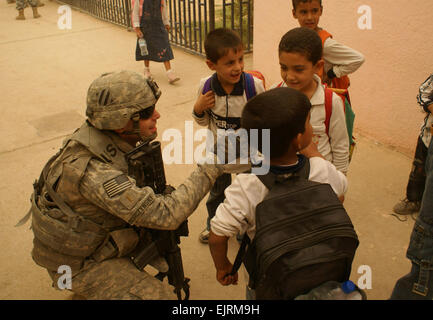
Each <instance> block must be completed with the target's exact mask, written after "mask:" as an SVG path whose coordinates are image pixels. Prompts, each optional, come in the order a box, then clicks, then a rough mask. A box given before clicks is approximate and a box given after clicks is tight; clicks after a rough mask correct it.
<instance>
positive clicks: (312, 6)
mask: <svg viewBox="0 0 433 320" xmlns="http://www.w3.org/2000/svg"><path fill="white" fill-rule="evenodd" d="M292 5H293V11H292V14H293V17H294V18H295V19H297V20H298V22H299V25H300V26H301V27H305V28H309V29H311V30H314V31H316V32H317V34H318V35H319V36H320V39H321V40H322V46H323V59H324V62H325V63H324V67H323V68H322V69H321V70H319V72H318V74H319V76H320V77H321V78H322V80H323V83H328V84H329V85H330V86H332V87H334V88H340V89H347V88H348V87H349V85H350V81H349V78H348V77H347V75H349V74H351V73H353V72H355V71H356V70H358V68H359V67H360V66H361V65H362V64H363V63H364V61H365V58H364V56H363V55H362V54H361V53H360V52H358V51H356V50H354V49H352V48H349V47H347V46H345V45H343V44H341V43H339V42H337V41H335V40H334V39H333V38H332V35H331V34H330V33H329V32H327V31H326V30H324V29H322V28H320V27H319V20H320V17H321V16H322V13H323V6H322V0H292Z"/></svg>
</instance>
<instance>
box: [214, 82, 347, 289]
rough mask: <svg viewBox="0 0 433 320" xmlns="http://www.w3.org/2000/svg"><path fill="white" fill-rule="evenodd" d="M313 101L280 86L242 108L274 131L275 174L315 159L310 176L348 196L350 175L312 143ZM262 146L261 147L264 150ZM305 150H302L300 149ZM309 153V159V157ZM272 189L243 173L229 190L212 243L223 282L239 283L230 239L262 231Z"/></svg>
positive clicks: (255, 123) (249, 124)
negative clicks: (259, 210) (259, 221)
mask: <svg viewBox="0 0 433 320" xmlns="http://www.w3.org/2000/svg"><path fill="white" fill-rule="evenodd" d="M310 108H311V104H310V102H309V100H308V98H307V97H306V96H305V95H303V94H302V93H300V92H299V91H296V90H293V89H290V88H276V89H273V90H270V91H267V92H265V93H262V94H260V95H258V96H256V97H254V98H253V99H251V100H250V101H249V102H248V103H247V104H246V106H245V108H244V111H243V112H242V120H241V124H242V127H243V128H245V129H247V130H251V129H258V130H259V136H261V134H260V131H261V130H263V129H269V130H270V159H265V160H264V161H269V163H270V170H271V172H273V173H275V174H287V173H294V172H297V171H298V170H300V169H301V168H302V167H303V166H304V165H305V163H306V162H307V161H310V173H309V180H312V181H316V182H321V183H329V184H330V185H331V187H332V189H333V190H334V192H335V193H336V194H337V196H338V197H339V198H340V200H341V201H343V199H344V194H345V192H346V190H347V179H346V177H345V175H344V174H342V173H341V172H340V171H338V170H337V169H336V168H335V166H334V165H332V163H330V162H329V161H326V160H325V159H323V157H322V155H321V154H320V153H319V152H318V151H317V147H316V145H315V144H314V143H312V135H313V133H312V131H313V129H312V126H311V123H310ZM260 150H261V146H260V145H259V151H260ZM299 151H301V153H302V154H299V153H298V152H299ZM307 157H308V158H309V159H307ZM268 192H269V190H268V189H267V188H266V187H265V185H264V184H263V183H262V182H261V181H260V180H259V178H258V177H257V176H256V175H255V174H252V173H250V174H239V175H238V176H237V177H236V179H235V181H234V182H233V183H232V184H231V185H230V186H229V187H228V188H227V189H226V192H225V195H226V198H225V200H224V202H223V203H222V204H221V205H220V206H219V207H218V209H217V211H216V215H215V217H214V218H213V219H212V220H211V232H210V236H209V247H210V251H211V255H212V258H213V260H214V263H215V268H216V271H217V280H218V282H220V283H221V284H222V285H230V284H236V283H237V280H238V274H237V273H236V274H234V275H228V274H229V273H230V272H231V270H232V267H233V265H232V263H231V262H230V261H229V259H228V257H227V242H228V239H229V238H230V237H233V236H236V235H237V234H238V233H240V234H244V233H247V234H248V236H249V237H250V239H253V238H254V236H255V231H256V223H255V210H256V206H257V205H258V204H259V203H260V202H261V201H262V200H263V199H264V198H265V196H266V195H267V193H268Z"/></svg>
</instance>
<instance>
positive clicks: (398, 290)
mask: <svg viewBox="0 0 433 320" xmlns="http://www.w3.org/2000/svg"><path fill="white" fill-rule="evenodd" d="M425 169H426V170H425V171H426V183H425V189H424V195H423V197H422V201H421V209H420V212H419V215H418V218H417V220H416V222H415V225H414V227H413V230H412V235H411V238H410V242H409V248H408V249H407V253H406V256H407V257H408V258H409V259H410V260H411V261H412V269H411V271H410V272H409V273H408V274H407V275H405V276H404V277H402V278H400V279H399V280H398V281H397V283H396V284H395V287H394V290H393V292H392V295H391V299H410V300H431V299H433V139H432V141H431V142H430V146H429V149H428V155H427V160H426V166H425Z"/></svg>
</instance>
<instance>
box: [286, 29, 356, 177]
mask: <svg viewBox="0 0 433 320" xmlns="http://www.w3.org/2000/svg"><path fill="white" fill-rule="evenodd" d="M278 51H279V61H280V69H281V77H282V79H283V83H281V84H280V85H278V86H283V87H289V88H293V89H296V90H298V91H301V92H302V93H304V94H305V95H306V96H307V97H308V98H309V99H310V102H311V105H312V108H311V125H312V126H313V142H315V143H316V144H317V147H318V150H319V152H320V153H321V154H322V155H323V156H324V157H325V159H326V160H328V161H330V162H332V163H333V164H334V165H335V167H336V168H337V169H338V170H340V171H341V172H343V173H347V170H348V166H349V137H348V134H347V127H346V118H345V114H344V106H343V101H342V99H341V98H340V97H339V96H338V95H337V94H334V93H333V95H332V114H331V117H330V121H329V125H328V126H327V125H326V124H325V120H326V111H325V89H324V86H323V85H322V84H321V81H320V78H319V76H318V75H317V72H318V71H319V70H320V69H321V68H323V60H322V59H321V57H322V44H321V41H320V38H319V36H318V35H317V33H316V32H314V31H312V30H311V29H307V28H295V29H292V30H290V31H289V32H287V33H286V34H285V35H284V36H283V37H282V38H281V41H280V44H279V48H278Z"/></svg>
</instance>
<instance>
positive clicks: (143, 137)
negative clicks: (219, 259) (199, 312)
mask: <svg viewBox="0 0 433 320" xmlns="http://www.w3.org/2000/svg"><path fill="white" fill-rule="evenodd" d="M160 94H161V92H160V90H159V88H158V87H157V85H156V83H155V82H153V80H151V79H146V78H144V76H143V75H140V74H138V73H135V72H130V71H121V72H115V73H107V74H103V75H102V76H100V77H99V78H97V79H96V80H95V81H93V83H92V84H91V85H90V87H89V89H88V93H87V110H86V115H87V120H86V122H85V123H84V124H83V125H82V126H81V127H80V128H79V129H77V130H76V131H75V132H74V133H73V134H72V135H70V136H69V137H67V138H66V139H65V141H64V143H63V146H62V148H61V149H60V151H59V152H58V153H57V154H56V155H55V156H53V157H52V158H51V159H50V161H48V163H47V164H46V165H45V167H44V169H43V171H42V174H41V176H40V178H39V180H38V181H37V182H35V184H34V186H35V191H34V193H33V195H32V198H31V201H32V207H31V215H32V230H33V232H34V246H33V250H32V257H33V259H34V261H35V262H36V263H37V264H38V265H40V266H42V267H44V268H46V269H47V270H48V273H49V274H50V276H51V278H52V279H53V286H54V287H57V286H58V282H59V278H60V277H61V276H62V274H59V273H57V272H58V268H59V266H64V265H66V266H68V267H70V268H71V273H72V283H71V284H72V288H68V289H71V290H72V291H73V292H74V293H76V294H77V295H79V296H83V297H85V298H87V299H172V298H173V297H174V295H173V293H172V292H173V290H172V288H170V287H169V286H168V285H167V284H166V283H164V282H161V281H159V280H157V279H156V278H155V277H152V276H151V275H149V274H148V273H147V272H145V271H143V270H138V269H137V268H136V267H135V265H134V264H133V263H132V262H131V259H130V254H131V252H133V250H134V249H136V247H137V242H138V233H137V231H138V230H143V229H142V228H141V227H145V228H150V229H157V230H175V229H177V228H178V227H179V225H181V224H182V222H184V221H185V220H186V219H187V218H188V216H189V215H191V214H192V212H193V211H194V210H195V209H196V207H197V206H198V204H199V202H200V201H201V199H202V198H203V197H204V196H205V195H206V194H207V192H208V191H209V190H210V188H211V186H212V185H213V183H214V182H215V180H216V178H217V177H218V176H220V175H221V174H222V173H223V172H228V169H227V168H228V166H224V165H211V164H203V165H198V167H197V168H196V169H195V171H194V172H192V174H191V175H190V176H189V177H188V178H187V179H186V180H185V182H184V183H183V184H181V185H180V186H179V187H178V188H177V189H176V190H175V191H172V192H171V193H170V194H166V195H163V194H155V193H154V191H153V190H152V189H151V188H150V187H141V188H140V187H138V186H137V184H136V180H135V179H133V178H131V176H129V175H128V164H127V161H126V160H125V153H127V152H128V151H130V150H131V149H134V146H135V145H136V144H137V142H140V141H141V142H143V143H148V142H149V141H151V140H153V139H154V138H155V137H156V135H157V128H156V123H157V120H158V118H159V117H160V114H159V113H158V112H157V111H156V110H155V104H156V102H157V101H158V98H159V96H160ZM137 182H138V180H137ZM29 214H30V212H29ZM23 221H25V219H23ZM23 221H22V222H23ZM22 222H21V223H22ZM140 228H141V229H140ZM140 239H142V238H140ZM140 241H141V240H140ZM152 265H156V267H158V268H159V269H160V271H167V262H166V261H165V260H164V259H161V256H159V257H156V259H155V260H154V263H153V264H152Z"/></svg>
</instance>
